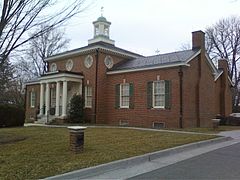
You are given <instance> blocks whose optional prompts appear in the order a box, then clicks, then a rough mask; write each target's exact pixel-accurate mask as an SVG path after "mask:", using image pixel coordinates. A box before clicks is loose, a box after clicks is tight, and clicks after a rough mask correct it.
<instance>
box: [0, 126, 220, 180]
mask: <svg viewBox="0 0 240 180" xmlns="http://www.w3.org/2000/svg"><path fill="white" fill-rule="evenodd" d="M214 137H216V136H207V135H189V134H179V133H166V132H152V131H141V130H130V129H121V128H113V129H111V128H88V129H87V130H86V133H85V146H84V152H83V153H80V154H74V153H72V152H70V151H69V134H68V130H67V129H66V128H46V127H24V128H2V129H0V179H36V178H43V177H47V176H52V175H56V174H61V173H64V172H68V171H72V170H76V169H80V168H85V167H90V166H94V165H98V164H102V163H106V162H110V161H114V160H118V159H123V158H128V157H132V156H136V155H141V154H144V153H147V152H153V151H158V150H162V149H166V148H170V147H174V146H178V145H182V144H186V143H191V142H195V141H201V140H206V139H211V138H214Z"/></svg>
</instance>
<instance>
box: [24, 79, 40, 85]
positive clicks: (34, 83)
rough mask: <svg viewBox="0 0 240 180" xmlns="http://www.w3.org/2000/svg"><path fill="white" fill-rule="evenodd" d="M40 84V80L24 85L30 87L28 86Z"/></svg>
mask: <svg viewBox="0 0 240 180" xmlns="http://www.w3.org/2000/svg"><path fill="white" fill-rule="evenodd" d="M39 83H40V81H39V80H38V81H34V82H26V83H24V84H25V85H26V86H28V85H36V84H39Z"/></svg>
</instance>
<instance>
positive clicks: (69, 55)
mask: <svg viewBox="0 0 240 180" xmlns="http://www.w3.org/2000/svg"><path fill="white" fill-rule="evenodd" d="M95 49H103V50H107V51H111V52H113V53H117V54H121V55H124V56H127V57H132V58H137V57H140V56H141V55H133V54H131V53H127V52H122V51H121V50H113V49H110V48H106V47H104V46H101V45H95V46H93V47H86V48H83V49H79V50H75V51H74V50H73V51H72V52H66V53H63V54H59V55H55V56H52V57H48V58H46V59H45V60H46V61H49V62H50V61H54V60H59V59H62V58H69V57H71V56H76V55H80V54H82V53H85V52H87V51H93V50H95Z"/></svg>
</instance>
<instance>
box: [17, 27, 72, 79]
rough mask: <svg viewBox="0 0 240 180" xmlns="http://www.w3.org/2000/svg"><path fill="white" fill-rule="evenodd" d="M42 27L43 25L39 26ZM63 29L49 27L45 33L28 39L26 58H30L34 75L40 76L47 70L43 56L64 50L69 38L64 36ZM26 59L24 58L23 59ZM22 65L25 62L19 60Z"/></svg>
mask: <svg viewBox="0 0 240 180" xmlns="http://www.w3.org/2000/svg"><path fill="white" fill-rule="evenodd" d="M40 28H41V29H44V28H45V27H42V26H41V27H40ZM64 36H65V34H64V31H60V30H58V29H51V30H50V31H48V32H47V33H44V34H41V35H40V36H38V37H37V38H35V39H32V40H30V41H29V47H28V48H27V50H26V58H25V59H27V60H28V61H29V60H30V63H31V65H30V66H31V68H30V69H25V70H26V71H29V70H31V71H32V74H33V75H34V76H40V75H42V74H44V73H45V72H47V70H48V69H47V68H48V64H47V62H46V61H45V58H46V57H48V56H51V55H54V54H56V53H59V52H61V51H63V50H66V48H67V46H68V44H69V42H70V40H69V39H67V38H65V37H64ZM25 61H26V60H25ZM21 63H22V65H24V64H27V62H25V63H24V64H23V62H21Z"/></svg>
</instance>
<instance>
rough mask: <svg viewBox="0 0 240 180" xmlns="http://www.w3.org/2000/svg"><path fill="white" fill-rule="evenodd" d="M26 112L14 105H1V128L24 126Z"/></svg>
mask: <svg viewBox="0 0 240 180" xmlns="http://www.w3.org/2000/svg"><path fill="white" fill-rule="evenodd" d="M24 119H25V112H24V109H23V108H20V107H17V106H14V105H0V127H14V126H23V125H24Z"/></svg>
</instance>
